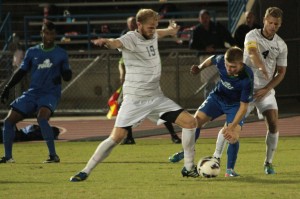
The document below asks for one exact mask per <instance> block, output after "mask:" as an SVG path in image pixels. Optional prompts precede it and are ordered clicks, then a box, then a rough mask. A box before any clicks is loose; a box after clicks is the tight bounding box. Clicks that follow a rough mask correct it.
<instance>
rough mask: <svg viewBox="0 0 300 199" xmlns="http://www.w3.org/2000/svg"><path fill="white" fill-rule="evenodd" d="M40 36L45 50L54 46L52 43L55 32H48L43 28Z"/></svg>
mask: <svg viewBox="0 0 300 199" xmlns="http://www.w3.org/2000/svg"><path fill="white" fill-rule="evenodd" d="M41 36H42V40H43V44H44V47H45V48H50V47H52V46H53V45H54V41H55V37H56V32H55V30H48V29H47V28H45V29H43V30H42V32H41Z"/></svg>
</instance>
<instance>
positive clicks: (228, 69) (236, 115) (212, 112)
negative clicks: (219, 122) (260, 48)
mask: <svg viewBox="0 0 300 199" xmlns="http://www.w3.org/2000/svg"><path fill="white" fill-rule="evenodd" d="M209 66H216V67H217V69H218V73H219V76H220V81H219V82H218V83H217V85H216V87H215V88H214V90H213V91H212V92H211V93H210V94H209V96H208V97H207V99H206V100H205V101H204V102H203V103H202V105H201V106H200V107H199V109H198V111H197V112H196V114H195V118H196V119H197V121H198V128H199V129H201V127H202V126H203V125H204V124H205V123H207V122H209V121H211V120H214V119H215V118H217V117H219V116H221V115H223V114H225V115H226V123H225V125H224V127H223V129H222V133H223V135H224V137H225V139H227V140H230V142H231V143H235V142H237V141H238V138H239V134H240V132H241V129H242V126H243V123H244V116H245V114H246V112H247V108H248V103H249V102H251V101H252V98H253V96H252V94H253V72H252V70H251V69H250V68H249V67H248V66H247V65H245V64H244V63H243V51H242V50H241V49H240V48H238V47H231V48H229V49H228V50H227V51H226V53H225V55H218V56H216V55H214V56H211V57H209V58H208V59H206V60H205V61H204V62H203V63H202V64H200V65H199V66H197V65H193V66H192V68H191V73H192V74H194V75H196V74H198V73H200V72H201V71H202V70H203V69H204V68H206V67H209ZM199 129H198V132H197V131H196V137H197V136H199V133H200V132H199ZM183 152H184V154H182V153H180V154H182V155H183V156H184V158H185V161H188V160H189V159H191V158H189V157H193V156H194V153H195V152H194V149H192V148H190V149H188V150H186V148H184V150H183ZM174 155H175V156H177V155H178V153H176V154H174Z"/></svg>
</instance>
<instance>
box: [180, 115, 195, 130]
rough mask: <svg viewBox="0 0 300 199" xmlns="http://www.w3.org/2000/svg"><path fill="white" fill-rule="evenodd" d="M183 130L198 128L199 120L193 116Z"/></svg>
mask: <svg viewBox="0 0 300 199" xmlns="http://www.w3.org/2000/svg"><path fill="white" fill-rule="evenodd" d="M183 128H187V129H194V128H197V120H196V118H194V117H192V116H191V117H189V118H188V119H186V121H185V123H184V127H183Z"/></svg>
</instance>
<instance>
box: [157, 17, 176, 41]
mask: <svg viewBox="0 0 300 199" xmlns="http://www.w3.org/2000/svg"><path fill="white" fill-rule="evenodd" d="M179 29H180V26H178V25H177V23H176V22H175V21H174V20H170V21H169V26H168V27H167V28H164V29H157V30H156V32H157V34H158V38H162V37H166V36H173V37H176V35H177V32H178V30H179Z"/></svg>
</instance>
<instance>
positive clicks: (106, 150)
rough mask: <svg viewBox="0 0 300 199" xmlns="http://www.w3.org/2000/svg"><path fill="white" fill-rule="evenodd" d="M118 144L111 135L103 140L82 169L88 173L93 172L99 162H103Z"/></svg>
mask: <svg viewBox="0 0 300 199" xmlns="http://www.w3.org/2000/svg"><path fill="white" fill-rule="evenodd" d="M116 145H117V143H116V142H115V141H114V140H113V139H112V138H111V137H108V138H107V139H105V140H104V141H103V142H101V143H100V144H99V145H98V147H97V149H96V151H95V152H94V154H93V156H92V157H91V158H90V160H89V161H88V163H87V164H86V166H85V168H84V169H83V170H82V171H83V172H85V173H87V174H89V173H91V171H92V170H93V169H94V168H95V167H96V166H97V164H98V163H100V162H102V161H103V160H104V159H105V158H106V157H107V156H108V155H109V154H110V152H111V151H112V149H113V148H114V147H115V146H116Z"/></svg>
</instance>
